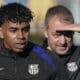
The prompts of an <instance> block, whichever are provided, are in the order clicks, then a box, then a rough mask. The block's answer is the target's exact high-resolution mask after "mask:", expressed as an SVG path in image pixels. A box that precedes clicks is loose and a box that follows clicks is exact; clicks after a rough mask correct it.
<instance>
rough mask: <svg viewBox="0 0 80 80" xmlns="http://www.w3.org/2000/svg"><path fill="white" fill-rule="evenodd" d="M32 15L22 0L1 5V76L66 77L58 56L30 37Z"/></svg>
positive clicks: (14, 79) (1, 79)
mask: <svg viewBox="0 0 80 80" xmlns="http://www.w3.org/2000/svg"><path fill="white" fill-rule="evenodd" d="M32 19H33V16H32V13H31V11H30V9H29V8H26V7H25V6H23V5H21V4H19V3H10V4H7V5H4V6H2V7H1V8H0V37H1V38H2V39H3V41H2V42H1V43H0V80H67V79H66V78H65V76H66V74H65V72H63V71H64V70H63V67H62V66H61V64H60V62H59V60H58V58H57V56H56V55H53V56H51V55H50V53H49V51H45V50H44V49H42V48H41V47H39V46H38V45H36V44H34V43H31V42H29V41H28V39H29V31H30V22H31V20H32ZM61 69H62V71H61ZM58 72H59V73H58ZM62 73H64V75H65V76H64V75H63V74H62Z"/></svg>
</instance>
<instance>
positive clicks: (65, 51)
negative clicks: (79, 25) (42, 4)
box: [45, 5, 80, 80]
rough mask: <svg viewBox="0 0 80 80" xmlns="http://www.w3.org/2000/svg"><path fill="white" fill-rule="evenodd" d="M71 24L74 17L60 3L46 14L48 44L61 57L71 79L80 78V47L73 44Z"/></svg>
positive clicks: (77, 79)
mask: <svg viewBox="0 0 80 80" xmlns="http://www.w3.org/2000/svg"><path fill="white" fill-rule="evenodd" d="M71 24H74V19H73V16H72V13H71V12H70V11H69V10H68V9H67V8H66V7H64V6H62V5H58V6H55V7H51V8H50V9H48V11H47V13H46V16H45V26H46V30H45V37H46V38H47V43H46V45H48V46H47V48H48V49H49V50H50V51H51V52H53V54H57V55H58V56H59V57H60V59H61V61H62V63H63V64H64V66H65V67H66V70H67V72H68V73H69V80H80V59H79V58H80V47H76V46H74V45H73V44H72V41H73V38H72V37H73V31H72V30H71V27H72V26H71ZM69 25H70V26H71V27H70V26H69ZM74 26H75V25H74ZM67 27H70V28H68V29H67ZM66 29H67V31H66ZM74 29H75V28H74ZM64 30H65V31H64ZM76 30H77V29H76Z"/></svg>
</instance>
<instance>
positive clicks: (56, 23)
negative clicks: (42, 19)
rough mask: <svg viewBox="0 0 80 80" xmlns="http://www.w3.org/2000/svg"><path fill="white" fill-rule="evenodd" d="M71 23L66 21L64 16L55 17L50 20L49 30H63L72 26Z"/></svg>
mask: <svg viewBox="0 0 80 80" xmlns="http://www.w3.org/2000/svg"><path fill="white" fill-rule="evenodd" d="M70 24H71V22H70V21H68V20H66V19H65V18H64V17H63V16H62V15H55V16H52V17H51V18H50V19H49V20H48V28H49V29H52V30H53V29H54V30H55V29H56V28H60V27H61V28H62V27H67V25H70Z"/></svg>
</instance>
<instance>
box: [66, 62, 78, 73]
mask: <svg viewBox="0 0 80 80" xmlns="http://www.w3.org/2000/svg"><path fill="white" fill-rule="evenodd" d="M67 69H68V70H69V71H70V72H75V71H77V70H78V65H77V64H76V62H70V63H68V64H67Z"/></svg>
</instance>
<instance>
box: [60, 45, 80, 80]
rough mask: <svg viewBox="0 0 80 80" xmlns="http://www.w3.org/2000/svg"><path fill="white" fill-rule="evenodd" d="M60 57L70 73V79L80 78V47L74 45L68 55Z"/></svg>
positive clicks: (78, 79) (76, 79)
mask: <svg viewBox="0 0 80 80" xmlns="http://www.w3.org/2000/svg"><path fill="white" fill-rule="evenodd" d="M60 59H61V61H62V63H63V64H64V66H65V67H66V70H67V72H68V74H69V80H80V47H79V46H78V47H77V46H74V45H72V47H71V49H70V50H69V51H68V53H67V55H64V56H60Z"/></svg>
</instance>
